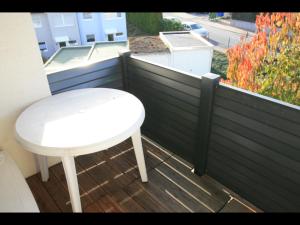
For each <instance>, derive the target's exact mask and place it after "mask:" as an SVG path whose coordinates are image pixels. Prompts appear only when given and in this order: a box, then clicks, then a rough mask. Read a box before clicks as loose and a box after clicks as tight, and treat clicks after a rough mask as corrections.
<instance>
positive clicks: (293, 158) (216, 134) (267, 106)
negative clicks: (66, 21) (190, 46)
mask: <svg viewBox="0 0 300 225" xmlns="http://www.w3.org/2000/svg"><path fill="white" fill-rule="evenodd" d="M47 77H48V81H49V86H50V89H51V91H52V94H58V93H61V92H64V91H68V90H74V89H78V88H87V87H89V88H91V87H93V88H96V87H109V88H117V89H122V90H125V91H128V92H130V93H132V94H134V95H135V96H137V97H138V98H139V99H140V100H141V101H142V103H143V104H144V106H145V110H146V119H145V121H144V124H143V126H142V133H143V135H144V137H145V138H147V139H148V140H151V141H150V143H152V142H155V143H157V144H158V145H159V146H161V147H160V148H159V149H161V148H164V149H167V151H168V152H170V154H171V156H170V157H169V158H168V157H167V158H166V159H158V158H157V160H160V161H161V163H159V164H157V165H156V166H151V165H148V170H149V173H150V174H151V176H150V179H149V180H150V183H149V185H148V186H147V185H143V184H141V183H139V181H138V180H135V181H132V182H131V181H130V178H128V179H129V181H128V180H127V182H128V183H127V186H126V185H125V187H124V186H122V184H116V186H118V185H121V187H118V188H119V189H118V188H117V187H114V188H113V189H114V190H115V189H116V188H117V189H118V190H119V191H121V192H122V193H123V194H124V192H125V195H124V198H126V197H125V196H127V195H128V196H130V198H133V199H139V200H136V201H143V200H142V199H143V198H142V197H138V196H139V194H138V193H140V196H148V197H149V196H152V197H153V198H154V199H155V198H156V199H160V198H161V197H162V196H164V197H165V198H172V199H173V200H172V201H173V202H174V201H175V202H177V203H176V205H177V206H178V207H183V208H184V210H183V211H185V210H188V211H214V212H218V211H222V210H223V211H226V210H227V209H228V210H229V211H230V210H231V209H230V208H231V204H236V205H235V206H233V207H236V208H235V209H234V210H233V211H243V210H250V211H251V210H254V211H257V210H258V211H259V210H260V209H261V210H263V211H267V212H268V211H271V212H273V211H276V212H277V211H279V212H282V211H284V212H285V211H288V212H291V211H293V212H294V211H299V209H300V208H299V206H300V198H298V197H297V196H300V195H299V194H300V193H299V190H300V189H299V187H300V186H299V184H300V183H299V180H300V179H299V178H300V164H299V162H300V158H299V156H300V155H299V150H300V149H299V146H300V138H299V133H300V132H299V131H300V130H299V129H300V120H299V118H300V113H299V112H300V111H299V109H300V108H299V107H297V106H294V105H290V104H287V103H284V102H281V101H278V100H274V99H271V98H268V97H265V96H261V95H258V94H255V93H251V92H248V91H245V90H242V89H239V88H235V87H232V86H228V85H224V84H221V83H219V77H218V76H217V75H215V74H206V75H203V76H196V75H193V74H189V73H186V72H183V71H179V70H176V69H172V68H168V67H165V66H162V65H159V64H156V63H153V62H149V61H147V60H144V59H140V58H138V57H136V56H131V55H130V53H128V52H127V53H123V54H120V56H119V57H112V58H110V59H107V60H103V61H99V62H95V63H93V64H90V65H89V66H85V67H77V68H73V69H69V70H64V71H58V72H54V73H48V75H47ZM144 143H146V142H144ZM124 145H125V144H124ZM146 146H151V145H150V144H149V143H148V144H147V145H146ZM154 146H156V145H154ZM154 146H153V145H152V147H150V148H152V149H153V148H154V149H155V147H154ZM128 147H129V146H128ZM128 147H123V148H122V149H120V151H126V150H127V149H128ZM158 151H159V150H158ZM103 154H104V155H105V153H103ZM149 154H150V155H151V154H152V153H150V152H149V149H148V150H147V155H148V160H149V159H150V158H149V157H152V156H153V155H151V156H150V155H149ZM97 155H98V156H99V154H97ZM128 155H129V154H128ZM125 156H126V154H124V157H125ZM154 157H155V156H154ZM104 158H105V157H104ZM104 158H102V161H103V160H104V161H105V159H104ZM175 158H176V159H177V158H182V159H183V160H184V161H185V163H180V160H179V161H178V160H175ZM120 159H121V157H120ZM78 160H79V159H78ZM99 160H100V161H97V160H96V157H95V156H94V159H93V161H96V162H94V165H92V167H93V166H96V165H97V162H98V164H99V163H101V162H102V161H101V159H99ZM79 161H80V160H79ZM83 161H84V160H83ZM115 161H118V160H117V159H116V160H115ZM127 161H131V164H130V163H129V164H130V165H127V166H125V168H123V167H122V166H121V167H120V168H119V169H117V171H119V174H125V175H124V179H125V178H126V177H127V175H128V174H127V172H126V170H131V168H134V166H135V162H134V160H133V158H132V159H131V160H127ZM147 162H148V161H147V160H146V163H147ZM119 163H120V164H122V161H121V160H120V161H119ZM123 163H124V164H126V163H128V162H126V163H125V161H124V162H123ZM173 163H177V165H176V166H172V165H173ZM108 164H109V163H108ZM150 164H151V162H150ZM168 165H171V166H168ZM183 165H185V166H183ZM123 166H124V165H123ZM130 166H131V167H130ZM149 166H150V167H149ZM57 167H58V166H57ZM60 167H61V166H60ZM78 167H79V171H81V170H83V169H87V167H85V166H84V165H81V164H80V162H79V165H78ZM96 167H98V166H96ZM100 167H101V166H99V168H100ZM180 168H183V169H184V171H185V172H184V171H182V170H181V169H180ZM163 169H166V170H168V171H164V172H162V173H163V174H162V173H160V172H159V171H163ZM60 170H61V169H60ZM191 170H193V171H194V173H192V172H191ZM61 171H62V170H61ZM134 171H136V170H135V169H132V171H130V173H129V174H132V173H136V172H134ZM57 173H59V172H57ZM60 173H61V172H60ZM103 173H104V174H106V173H105V172H103ZM117 173H118V172H115V173H111V174H107V175H106V176H107V177H110V180H114V176H116V175H117ZM83 174H85V173H83ZM99 174H100V173H99ZM99 176H100V175H99ZM128 176H133V175H128ZM152 176H153V178H154V177H155V176H157V177H156V178H157V179H153V180H152V179H151V177H152ZM60 179H62V178H60ZM126 179H127V178H126ZM132 179H133V177H132ZM96 180H97V179H96ZM115 181H117V179H115ZM93 182H94V181H93ZM101 182H104V181H102V180H101ZM101 182H100V183H98V184H97V185H100V186H101V184H102V183H101ZM218 182H220V183H222V185H225V186H226V188H225V186H222V185H221V184H220V183H218ZM62 183H64V182H63V181H62ZM116 183H119V182H116ZM121 183H122V182H121ZM125 183H126V182H125ZM129 183H130V184H129ZM40 185H42V184H40ZM110 185H112V184H110ZM163 185H166V186H163ZM169 185H170V186H169ZM152 186H154V187H156V188H157V189H159V190H160V192H159V193H157V192H155V194H153V193H152V192H151V191H152V190H151V191H150V189H151V188H152ZM92 187H93V185H91V186H90V188H92ZM150 187H151V188H150ZM167 187H168V188H171V189H168V188H167ZM221 187H224V188H225V189H230V190H232V191H229V192H227V191H225V192H224V190H223V188H221ZM103 188H104V187H103ZM173 188H174V189H173ZM104 189H105V188H104ZM171 190H173V191H174V192H172V191H171ZM175 190H176V191H175ZM204 190H207V193H206V192H205V191H204ZM89 191H90V189H89V188H83V187H82V194H83V195H84V193H88V192H89ZM233 191H234V192H235V193H237V194H238V195H240V196H241V197H242V198H243V199H246V200H247V201H249V202H251V203H252V204H253V205H255V206H253V205H252V204H251V203H249V204H250V206H249V205H248V204H244V203H243V202H244V201H245V200H235V199H234V200H230V199H231V197H230V196H236V194H228V193H234V192H233ZM205 193H206V194H205ZM208 193H211V194H212V196H210V195H209V194H208ZM160 195H162V196H161V197H159V196H160ZM207 195H208V196H207ZM84 196H85V195H84ZM128 196H127V197H128ZM178 196H181V197H178ZM183 196H185V197H183ZM148 197H147V198H148ZM47 198H49V197H47ZM116 198H117V197H116ZM145 198H146V197H145ZM149 198H150V197H149ZM65 199H66V201H67V197H65ZM184 199H185V200H187V199H189V200H187V201H188V202H189V201H191V202H194V203H195V205H194V206H193V207H192V206H191V205H186V203H184ZM213 199H215V200H213ZM118 200H120V199H118ZM123 200H124V199H123ZM103 201H107V200H103ZM112 201H113V202H118V201H117V200H112ZM120 201H122V199H121V200H120ZM120 201H119V202H120ZM134 201H135V200H134ZM149 201H150V200H149ZM151 201H152V200H151ZM153 201H154V200H153ZM214 201H215V202H214ZM146 202H147V201H146ZM146 202H144V203H140V204H141V205H142V208H144V210H145V211H147V209H148V210H150V211H151V209H150V208H148V207H150V206H147V204H148V203H146ZM163 202H164V203H165V202H166V201H163ZM230 203H231V204H230ZM85 204H88V203H85ZM97 204H98V203H97ZM101 204H102V203H99V204H98V205H101ZM143 204H146V205H143ZM149 204H150V203H149ZM153 204H154V203H153ZM155 204H157V205H160V204H159V203H155ZM117 205H118V206H116V208H115V209H114V210H117V208H118V207H119V208H120V207H121V206H120V205H119V203H117ZM86 206H87V205H86ZM91 207H92V206H91ZM97 207H98V206H97ZM157 207H158V206H157ZM161 207H162V208H159V207H158V208H156V207H154V208H155V210H161V211H164V210H166V211H168V210H167V208H168V206H166V205H164V204H163V205H162V206H161ZM183 208H182V209H183ZM85 209H86V210H89V208H85ZM163 209H164V210H163ZM103 210H104V209H103ZM152 210H154V209H152ZM169 210H170V209H169ZM173 210H174V209H173ZM104 211H105V210H104ZM125 211H130V210H125ZM171 211H172V210H171Z"/></svg>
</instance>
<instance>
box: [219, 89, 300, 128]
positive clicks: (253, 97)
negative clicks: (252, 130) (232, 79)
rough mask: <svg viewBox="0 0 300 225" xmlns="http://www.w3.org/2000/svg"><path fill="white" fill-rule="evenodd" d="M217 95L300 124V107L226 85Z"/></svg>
mask: <svg viewBox="0 0 300 225" xmlns="http://www.w3.org/2000/svg"><path fill="white" fill-rule="evenodd" d="M216 95H217V96H221V97H224V98H228V99H231V100H233V101H236V102H239V103H240V104H243V105H246V106H249V107H253V108H255V109H256V110H260V111H264V112H266V113H268V114H271V115H274V116H278V117H281V118H283V119H285V120H290V121H292V122H295V123H297V124H300V116H299V114H300V112H299V108H300V107H299V106H296V105H291V104H288V103H284V102H282V101H279V100H276V99H272V98H270V97H266V96H262V95H259V94H256V93H253V92H252V93H251V92H248V91H245V90H242V89H239V88H235V87H229V86H226V85H224V84H220V86H219V88H218V90H217V92H216Z"/></svg>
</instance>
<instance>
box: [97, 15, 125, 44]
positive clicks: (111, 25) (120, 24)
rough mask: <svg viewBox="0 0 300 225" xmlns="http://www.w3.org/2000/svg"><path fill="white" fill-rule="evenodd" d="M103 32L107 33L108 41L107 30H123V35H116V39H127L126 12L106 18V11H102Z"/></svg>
mask: <svg viewBox="0 0 300 225" xmlns="http://www.w3.org/2000/svg"><path fill="white" fill-rule="evenodd" d="M101 17H102V26H103V32H104V35H105V41H108V39H107V35H106V34H105V30H110V29H116V30H117V32H123V35H122V36H119V37H118V36H116V35H115V36H114V40H115V41H127V28H126V14H125V13H122V14H121V17H117V18H112V19H108V18H105V15H104V13H101Z"/></svg>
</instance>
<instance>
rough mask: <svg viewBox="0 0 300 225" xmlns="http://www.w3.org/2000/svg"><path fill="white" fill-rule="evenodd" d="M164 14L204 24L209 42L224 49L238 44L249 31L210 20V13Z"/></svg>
mask: <svg viewBox="0 0 300 225" xmlns="http://www.w3.org/2000/svg"><path fill="white" fill-rule="evenodd" d="M163 16H164V17H165V16H173V17H176V18H178V19H179V20H181V21H192V22H196V23H198V24H200V25H202V26H203V27H205V28H206V29H207V30H208V32H209V42H211V43H212V44H214V45H215V46H217V47H218V48H219V49H221V50H223V51H225V50H226V49H228V48H230V47H232V46H234V45H236V44H238V43H239V42H240V38H241V36H242V35H243V36H245V35H247V31H243V30H241V29H234V28H232V29H227V28H228V27H229V26H224V25H222V24H219V23H215V22H211V21H209V20H208V14H200V13H199V14H192V13H163ZM251 35H252V34H250V35H249V34H248V38H247V40H249V39H250V38H251Z"/></svg>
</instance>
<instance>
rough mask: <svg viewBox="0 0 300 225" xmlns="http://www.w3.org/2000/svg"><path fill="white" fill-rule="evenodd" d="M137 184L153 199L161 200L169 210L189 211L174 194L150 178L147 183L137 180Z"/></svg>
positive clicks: (160, 202) (161, 203)
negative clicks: (170, 193) (160, 187)
mask: <svg viewBox="0 0 300 225" xmlns="http://www.w3.org/2000/svg"><path fill="white" fill-rule="evenodd" d="M135 183H137V185H138V186H139V187H140V188H142V189H143V191H145V192H147V194H149V195H150V196H151V197H152V198H153V199H155V200H156V201H157V202H159V204H160V205H162V206H163V207H164V208H165V209H166V211H167V212H189V210H188V209H187V208H185V207H184V206H182V205H181V204H180V203H179V202H177V201H176V200H175V199H174V198H173V197H172V196H170V195H169V194H168V193H167V192H166V191H163V190H162V189H159V188H158V187H156V185H155V184H153V183H152V181H151V180H149V181H148V182H147V183H142V182H140V181H135Z"/></svg>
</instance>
